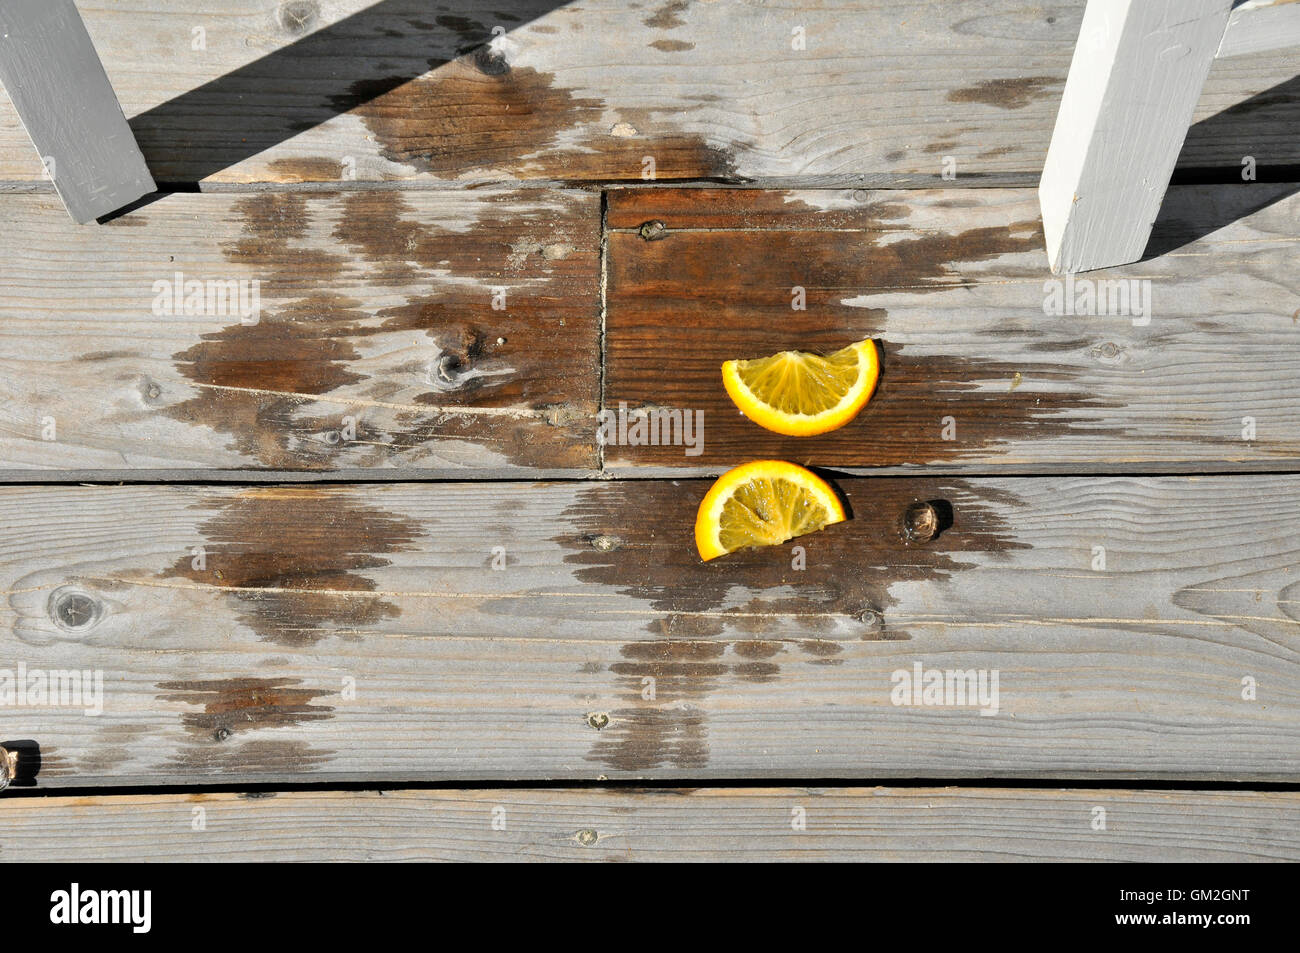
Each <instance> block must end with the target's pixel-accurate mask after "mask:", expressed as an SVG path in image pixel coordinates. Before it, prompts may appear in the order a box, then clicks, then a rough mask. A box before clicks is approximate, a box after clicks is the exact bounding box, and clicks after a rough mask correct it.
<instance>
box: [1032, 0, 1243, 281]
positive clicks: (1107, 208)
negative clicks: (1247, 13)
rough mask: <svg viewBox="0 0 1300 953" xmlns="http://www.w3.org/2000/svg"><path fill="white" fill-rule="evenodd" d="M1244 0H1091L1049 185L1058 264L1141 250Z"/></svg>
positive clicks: (1046, 220)
mask: <svg viewBox="0 0 1300 953" xmlns="http://www.w3.org/2000/svg"><path fill="white" fill-rule="evenodd" d="M1231 9H1232V0H1088V7H1087V10H1086V11H1085V12H1084V16H1083V26H1082V28H1081V29H1080V31H1079V42H1078V44H1077V45H1076V46H1075V49H1074V59H1073V61H1072V62H1071V64H1070V75H1069V78H1068V79H1067V80H1066V84H1065V93H1064V95H1063V96H1062V98H1061V109H1060V112H1059V113H1058V114H1057V117H1056V130H1055V132H1054V133H1053V134H1052V144H1051V147H1050V148H1049V149H1048V153H1047V162H1046V164H1045V166H1044V167H1043V177H1042V180H1041V182H1040V184H1039V187H1038V197H1039V202H1040V204H1041V206H1042V211H1043V231H1044V234H1045V235H1046V238H1047V254H1048V260H1049V261H1050V263H1051V266H1052V271H1053V272H1055V273H1057V274H1060V273H1062V272H1077V271H1090V270H1092V269H1095V268H1106V267H1110V266H1112V265H1123V264H1127V263H1129V262H1133V261H1137V260H1138V259H1139V258H1141V257H1142V253H1143V251H1144V249H1145V248H1146V245H1147V240H1148V239H1149V238H1150V237H1151V226H1152V223H1154V222H1155V219H1156V214H1157V213H1158V212H1159V210H1160V203H1161V201H1162V200H1163V199H1164V195H1165V189H1166V188H1167V187H1168V185H1169V177H1170V175H1172V174H1173V170H1174V163H1175V162H1176V161H1177V160H1178V153H1179V150H1180V149H1182V145H1183V140H1184V139H1185V138H1186V136H1187V127H1188V126H1189V124H1190V123H1191V119H1192V113H1193V111H1194V110H1195V108H1196V101H1197V100H1198V99H1199V98H1200V95H1201V87H1202V86H1203V85H1204V83H1205V77H1206V75H1207V74H1208V73H1209V71H1210V64H1211V63H1212V62H1213V61H1214V56H1215V53H1216V51H1217V50H1218V48H1219V43H1220V41H1221V40H1222V39H1223V34H1224V28H1225V26H1226V25H1227V22H1228V13H1229V12H1230V10H1231Z"/></svg>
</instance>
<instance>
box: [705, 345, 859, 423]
mask: <svg viewBox="0 0 1300 953" xmlns="http://www.w3.org/2000/svg"><path fill="white" fill-rule="evenodd" d="M879 377H880V353H879V351H878V350H877V348H876V342H875V341H871V340H867V341H859V342H857V343H856V344H850V345H849V346H848V347H846V348H843V349H841V350H839V351H836V352H835V353H834V354H831V355H828V356H826V357H823V356H822V355H820V354H808V353H805V352H803V351H782V352H781V353H779V354H773V355H772V356H771V357H760V358H756V359H755V360H752V361H727V362H726V363H725V364H723V365H722V383H723V386H725V387H726V388H727V393H728V394H729V395H730V397H731V400H732V402H733V403H735V405H736V406H737V407H739V408H740V410H741V412H742V413H743V414H744V415H745V416H746V417H748V418H749V419H750V420H752V421H754V423H756V424H758V425H759V426H760V427H765V428H766V429H768V430H772V431H775V432H776V433H780V434H786V435H787V436H791V437H811V436H814V435H816V434H821V433H827V432H828V431H831V430H836V429H838V428H840V427H843V426H844V425H845V424H846V423H848V422H849V421H850V420H852V419H853V418H854V417H856V416H857V415H858V411H860V410H862V408H863V407H864V406H866V403H867V401H868V400H870V399H871V394H872V392H873V391H874V390H875V389H876V381H877V380H878V379H879Z"/></svg>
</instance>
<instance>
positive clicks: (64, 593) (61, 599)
mask: <svg viewBox="0 0 1300 953" xmlns="http://www.w3.org/2000/svg"><path fill="white" fill-rule="evenodd" d="M49 613H50V618H51V619H53V620H54V624H55V625H57V626H58V627H59V628H60V629H64V630H66V631H69V632H79V631H82V630H85V629H89V628H91V627H92V626H94V624H95V623H96V622H98V621H99V617H100V615H101V614H102V609H101V607H100V604H99V600H98V599H96V598H95V597H94V596H92V595H89V594H88V593H85V592H82V591H81V590H79V589H72V588H69V587H67V586H64V587H62V588H59V589H55V590H54V591H53V592H52V593H50V603H49Z"/></svg>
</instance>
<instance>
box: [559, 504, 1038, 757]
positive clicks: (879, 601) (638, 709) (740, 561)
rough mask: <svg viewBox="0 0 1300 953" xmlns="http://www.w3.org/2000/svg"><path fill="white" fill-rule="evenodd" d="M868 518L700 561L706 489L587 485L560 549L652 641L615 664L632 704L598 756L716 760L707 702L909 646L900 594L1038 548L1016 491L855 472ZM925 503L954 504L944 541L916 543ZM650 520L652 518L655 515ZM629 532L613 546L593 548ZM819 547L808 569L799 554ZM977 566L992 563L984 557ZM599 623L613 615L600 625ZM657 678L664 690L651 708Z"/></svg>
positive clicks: (617, 715) (856, 507) (855, 509)
mask: <svg viewBox="0 0 1300 953" xmlns="http://www.w3.org/2000/svg"><path fill="white" fill-rule="evenodd" d="M838 482H839V486H840V489H841V490H842V491H843V492H845V493H846V496H847V499H848V503H849V506H850V508H851V511H852V516H853V518H852V519H851V520H850V521H848V522H846V523H842V524H838V525H836V526H833V527H830V528H829V529H827V530H825V531H823V532H821V533H815V534H812V535H810V536H806V537H801V538H800V539H798V540H794V541H791V542H790V543H788V544H786V545H784V546H781V547H777V548H775V549H767V550H753V551H749V552H740V553H734V554H732V555H730V556H728V557H726V558H725V559H719V560H714V561H711V562H708V563H701V562H700V560H699V558H698V556H697V555H696V553H695V551H694V548H693V547H692V546H691V545H690V543H689V541H690V540H691V539H692V538H693V537H692V532H693V526H694V520H695V510H696V507H697V505H698V503H699V499H700V497H701V496H702V494H703V493H704V491H705V489H706V488H707V486H708V484H707V482H705V481H685V482H683V483H681V484H680V485H678V486H674V485H672V483H671V482H669V481H658V480H656V481H632V482H615V483H602V484H595V485H592V486H590V487H584V488H583V490H582V491H581V495H580V497H579V498H578V499H577V500H576V501H575V503H574V504H573V505H572V506H571V507H570V508H569V509H568V510H566V511H565V513H564V519H565V522H566V524H567V525H570V526H572V530H571V531H570V532H568V533H566V534H565V535H564V536H562V537H558V538H557V540H556V541H557V542H558V543H559V544H560V545H561V546H563V547H564V548H565V549H566V550H567V553H566V555H565V562H566V563H568V564H570V565H571V566H573V567H574V574H575V576H576V577H577V578H578V579H579V580H581V581H583V582H585V583H591V584H596V585H599V586H601V587H602V588H608V589H611V590H613V591H616V592H618V593H620V594H623V595H626V596H631V597H633V598H635V599H638V600H641V601H643V602H644V603H645V604H647V606H648V612H649V613H650V614H652V615H656V618H654V619H653V620H652V621H651V622H650V623H649V624H648V625H647V626H646V629H647V631H648V632H649V633H650V635H651V638H649V639H640V640H636V641H632V642H629V643H627V644H626V645H624V646H623V647H622V649H621V650H620V651H621V655H622V656H623V659H622V660H621V661H619V662H616V663H614V664H613V665H611V666H609V672H610V673H611V674H612V675H613V676H614V677H615V679H616V686H617V693H618V695H619V697H620V698H621V699H623V700H624V702H625V704H624V705H623V706H622V707H621V708H619V709H616V710H614V711H611V712H610V718H611V724H610V726H609V727H608V728H606V729H604V730H602V731H601V732H600V734H599V736H598V737H597V739H596V741H595V743H594V744H593V747H592V749H591V751H590V753H589V755H588V759H589V760H591V761H594V762H596V763H599V764H603V765H606V766H608V767H611V768H615V769H617V770H620V771H626V772H631V773H635V772H639V771H645V770H649V769H652V768H656V767H660V766H664V765H671V766H674V767H678V768H699V767H702V766H703V765H704V764H705V763H707V759H708V744H707V742H708V718H707V714H708V698H709V696H710V695H712V694H714V693H716V692H717V691H719V690H721V689H722V688H724V687H728V686H738V685H740V684H742V683H757V684H763V683H768V682H773V681H775V680H778V679H780V678H781V677H782V667H783V666H784V665H787V664H790V663H797V664H799V665H817V666H825V665H832V666H833V665H837V664H841V663H842V656H843V654H844V652H845V650H846V646H848V645H851V644H852V643H853V642H855V641H861V640H880V639H907V638H909V637H910V636H909V635H908V633H907V632H906V630H905V629H904V628H901V627H900V626H898V625H896V624H894V623H893V622H892V621H891V620H890V617H889V609H890V608H891V607H892V606H893V605H895V603H896V599H895V597H894V596H892V595H891V588H892V587H894V586H895V585H898V584H903V583H923V582H942V581H943V580H944V579H947V578H949V577H950V576H952V575H953V574H955V573H958V572H961V571H963V570H965V569H969V568H972V567H974V566H975V565H976V564H977V562H978V561H981V560H988V559H990V558H992V559H996V558H998V556H999V555H1001V554H1006V553H1010V552H1012V551H1015V550H1023V549H1027V548H1028V545H1027V544H1025V543H1023V542H1020V541H1019V540H1017V538H1016V536H1015V534H1014V532H1013V531H1012V528H1011V526H1010V525H1009V523H1008V522H1007V520H1006V518H1005V517H1004V516H1003V515H1002V514H1003V513H1004V512H1005V509H1006V508H1007V507H1011V506H1015V505H1016V504H1017V503H1018V500H1016V499H1015V498H1014V497H1012V496H1011V495H1010V494H1007V493H1005V492H1001V491H996V490H992V489H990V488H989V487H987V486H976V485H974V484H971V483H969V482H967V481H963V480H958V479H943V478H936V479H920V480H913V479H907V480H904V479H892V478H890V479H870V480H867V479H846V480H842V481H838ZM917 499H942V500H947V501H948V502H950V503H951V505H952V509H953V522H952V525H951V526H949V527H948V528H947V529H946V530H945V531H944V532H943V533H942V534H941V535H940V536H939V537H938V538H937V539H936V540H933V541H931V542H929V543H926V544H923V545H909V544H907V543H906V542H904V540H903V538H902V536H901V532H900V531H901V517H902V513H903V511H904V510H905V509H906V508H907V506H908V505H910V504H911V503H912V502H914V501H915V500H917ZM646 514H653V518H650V519H647V518H646ZM602 537H617V538H619V539H621V540H622V541H623V545H621V546H619V547H616V548H612V549H601V548H598V547H596V546H593V545H592V542H591V541H592V540H593V539H599V538H602ZM795 545H800V546H803V547H804V548H805V550H806V557H805V558H806V566H805V568H804V569H802V570H799V569H796V568H794V566H793V561H792V558H791V551H792V547H793V546H795ZM977 557H978V559H977ZM595 618H598V615H597V616H595ZM646 678H653V679H654V680H655V683H656V684H655V697H654V698H653V699H646V698H644V697H643V695H642V693H643V692H644V691H645V688H646V683H645V681H644V680H645V679H646Z"/></svg>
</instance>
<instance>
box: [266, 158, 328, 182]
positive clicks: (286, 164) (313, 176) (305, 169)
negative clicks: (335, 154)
mask: <svg viewBox="0 0 1300 953" xmlns="http://www.w3.org/2000/svg"><path fill="white" fill-rule="evenodd" d="M267 171H268V172H269V173H270V178H271V180H272V181H274V182H336V181H338V180H340V179H342V178H343V172H344V166H343V164H342V163H341V162H339V161H337V160H335V159H327V158H325V157H324V156H306V157H289V158H284V159H276V160H275V161H273V162H271V163H269V164H268V165H267Z"/></svg>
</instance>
